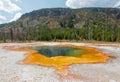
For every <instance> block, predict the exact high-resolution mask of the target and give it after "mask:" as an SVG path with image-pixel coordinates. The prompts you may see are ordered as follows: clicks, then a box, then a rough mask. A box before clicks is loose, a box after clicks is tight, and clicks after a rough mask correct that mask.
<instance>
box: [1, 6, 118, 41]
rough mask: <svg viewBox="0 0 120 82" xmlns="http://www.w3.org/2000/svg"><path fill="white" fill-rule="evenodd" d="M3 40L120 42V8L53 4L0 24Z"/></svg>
mask: <svg viewBox="0 0 120 82" xmlns="http://www.w3.org/2000/svg"><path fill="white" fill-rule="evenodd" d="M0 28H1V29H0V40H1V41H4V42H6V41H31V40H34V41H53V40H54V41H56V40H69V41H70V40H76V41H85V40H87V41H88V40H89V41H93V40H95V41H110V42H114V41H115V42H120V9H115V8H82V9H68V8H51V9H40V10H36V11H32V12H30V13H26V14H24V15H22V17H21V18H20V19H19V20H17V21H15V22H11V23H8V24H2V25H0Z"/></svg>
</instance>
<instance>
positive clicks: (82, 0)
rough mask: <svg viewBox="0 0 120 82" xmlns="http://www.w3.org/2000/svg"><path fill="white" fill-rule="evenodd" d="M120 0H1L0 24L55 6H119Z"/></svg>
mask: <svg viewBox="0 0 120 82" xmlns="http://www.w3.org/2000/svg"><path fill="white" fill-rule="evenodd" d="M119 6H120V0H0V24H2V23H7V22H11V21H15V20H17V19H18V18H20V17H21V15H22V14H24V13H27V12H30V11H33V10H37V9H41V8H54V7H69V8H85V7H119Z"/></svg>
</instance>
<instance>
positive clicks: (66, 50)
mask: <svg viewBox="0 0 120 82" xmlns="http://www.w3.org/2000/svg"><path fill="white" fill-rule="evenodd" d="M31 49H33V50H37V51H38V53H40V54H42V55H45V56H47V57H55V56H74V57H80V56H81V55H82V54H85V53H87V51H86V50H84V49H79V48H72V47H58V46H43V47H32V48H31Z"/></svg>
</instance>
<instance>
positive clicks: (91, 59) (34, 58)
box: [11, 45, 113, 71]
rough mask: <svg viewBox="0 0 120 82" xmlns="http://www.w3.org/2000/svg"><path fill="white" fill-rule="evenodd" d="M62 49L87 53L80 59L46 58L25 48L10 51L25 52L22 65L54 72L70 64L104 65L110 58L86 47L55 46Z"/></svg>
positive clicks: (64, 57)
mask: <svg viewBox="0 0 120 82" xmlns="http://www.w3.org/2000/svg"><path fill="white" fill-rule="evenodd" d="M57 46H63V47H72V48H80V49H85V50H87V51H88V53H86V54H83V55H81V56H80V57H72V56H56V57H46V56H44V55H43V54H39V53H37V51H35V50H30V49H27V48H15V47H12V48H11V49H12V50H16V51H27V52H28V54H27V58H26V59H24V60H23V63H24V64H37V65H43V66H50V67H55V68H56V70H59V71H64V70H66V69H67V67H68V66H69V65H72V64H93V63H105V62H107V61H108V59H109V58H113V57H112V56H107V55H106V54H105V53H103V52H101V51H98V50H97V49H94V48H91V47H86V46H73V45H57Z"/></svg>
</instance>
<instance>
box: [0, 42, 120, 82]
mask: <svg viewBox="0 0 120 82" xmlns="http://www.w3.org/2000/svg"><path fill="white" fill-rule="evenodd" d="M59 44H72V45H80V46H90V47H94V48H97V49H99V50H100V51H103V52H105V53H106V54H108V55H112V56H116V59H111V60H109V61H108V62H107V63H101V64H82V65H80V64H75V65H71V66H69V70H70V71H72V73H74V74H76V75H80V76H82V77H83V79H80V80H76V79H60V78H59V77H58V75H57V74H56V72H55V69H54V68H52V67H44V66H38V65H24V64H21V61H22V60H23V59H25V58H26V55H25V54H27V52H18V51H10V50H5V49H3V47H4V46H16V47H25V46H41V45H51V46H54V45H59ZM0 82H120V44H118V43H117V44H111V45H110V44H109V45H108V44H90V43H68V42H63V43H59V42H49V43H48V42H35V43H5V44H4V43H3V44H0Z"/></svg>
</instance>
